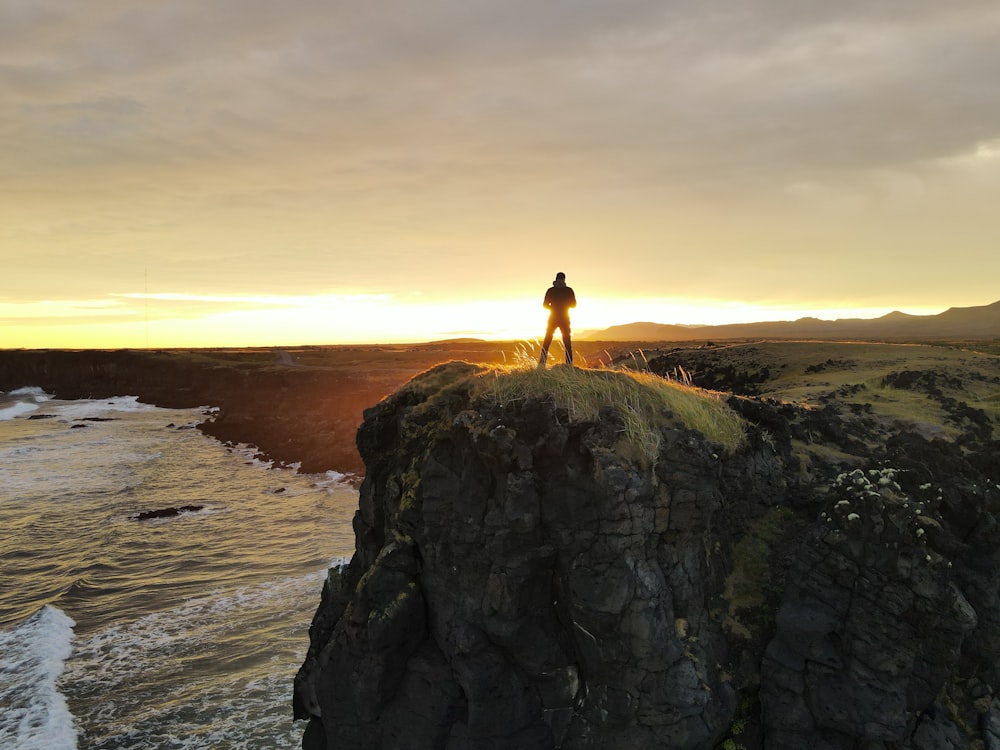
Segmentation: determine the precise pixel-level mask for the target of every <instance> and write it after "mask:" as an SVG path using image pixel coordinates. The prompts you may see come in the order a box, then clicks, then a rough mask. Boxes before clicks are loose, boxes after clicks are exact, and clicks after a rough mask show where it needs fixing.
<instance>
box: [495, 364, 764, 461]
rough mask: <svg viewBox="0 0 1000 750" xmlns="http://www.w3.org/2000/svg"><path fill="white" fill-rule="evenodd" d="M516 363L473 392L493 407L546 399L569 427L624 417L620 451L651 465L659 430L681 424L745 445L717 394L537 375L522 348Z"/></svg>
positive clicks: (647, 380) (566, 373)
mask: <svg viewBox="0 0 1000 750" xmlns="http://www.w3.org/2000/svg"><path fill="white" fill-rule="evenodd" d="M513 359H514V360H515V361H514V362H512V363H510V364H507V365H505V366H502V367H497V368H492V369H489V370H486V371H484V372H482V373H480V374H479V375H478V376H477V377H478V378H479V386H478V388H477V389H476V390H477V391H478V393H479V395H481V396H482V397H484V398H487V399H489V400H491V401H493V402H494V403H498V404H507V403H513V402H518V401H525V400H529V399H534V400H546V399H550V400H551V401H552V402H553V403H554V404H555V405H556V407H558V408H563V409H566V411H567V412H568V413H569V417H570V419H571V420H573V421H590V420H594V419H596V418H597V416H598V413H599V412H600V410H601V409H602V408H603V407H605V406H610V407H613V408H614V409H616V410H617V411H618V413H619V414H620V415H621V417H622V421H623V425H624V427H623V430H622V436H621V443H622V447H623V448H625V449H626V451H627V452H628V453H630V454H634V455H635V456H636V457H638V458H642V459H645V460H647V461H652V460H654V459H655V457H656V456H657V454H658V453H659V450H660V441H661V438H660V428H661V427H663V426H666V425H672V424H678V423H679V424H681V425H683V426H684V427H687V428H690V429H693V430H697V431H698V432H701V433H702V434H703V435H705V437H706V438H708V439H709V440H712V441H714V442H716V443H720V444H721V445H722V446H723V447H724V449H726V450H727V451H730V452H732V451H735V450H736V449H738V448H739V447H740V446H741V445H742V444H743V443H744V441H745V439H746V436H745V423H744V422H743V420H742V419H741V418H740V417H739V415H737V414H736V413H735V412H734V411H732V409H730V408H729V407H728V406H727V405H726V404H725V403H724V402H723V401H722V400H721V398H720V397H719V394H716V393H712V392H709V391H704V390H701V389H699V388H693V387H691V386H689V385H685V384H682V383H678V382H675V381H671V380H666V379H664V378H661V377H659V376H657V375H653V374H651V373H648V372H635V371H629V370H610V369H582V368H573V367H566V366H561V365H560V366H556V367H550V368H546V369H540V368H538V366H537V357H536V356H534V352H533V351H532V350H530V349H529V348H528V347H527V346H524V347H521V349H520V350H519V352H518V353H517V354H516V355H515V357H514V358H513Z"/></svg>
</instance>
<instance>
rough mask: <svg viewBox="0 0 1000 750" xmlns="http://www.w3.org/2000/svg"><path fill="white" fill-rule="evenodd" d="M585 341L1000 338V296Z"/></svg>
mask: <svg viewBox="0 0 1000 750" xmlns="http://www.w3.org/2000/svg"><path fill="white" fill-rule="evenodd" d="M578 338H580V339H581V340H586V341H702V340H706V339H822V340H844V339H862V340H872V339H874V340H884V341H923V340H933V339H949V340H964V339H997V338H1000V301H997V302H994V303H993V304H991V305H982V306H979V307H952V308H950V309H948V310H945V311H944V312H943V313H939V314H937V315H909V314H907V313H902V312H898V311H897V312H891V313H889V314H888V315H883V316H882V317H880V318H840V319H837V320H820V319H819V318H799V319H798V320H782V321H770V322H764V323H733V324H730V325H717V326H686V325H667V324H663V323H628V324H626V325H620V326H612V327H611V328H605V329H604V330H602V331H587V332H581V334H580V335H579V336H578Z"/></svg>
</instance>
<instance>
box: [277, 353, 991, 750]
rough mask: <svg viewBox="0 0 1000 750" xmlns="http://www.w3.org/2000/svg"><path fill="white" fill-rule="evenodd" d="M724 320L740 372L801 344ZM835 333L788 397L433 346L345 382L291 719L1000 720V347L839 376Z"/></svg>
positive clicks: (343, 733) (927, 726) (479, 731)
mask: <svg viewBox="0 0 1000 750" xmlns="http://www.w3.org/2000/svg"><path fill="white" fill-rule="evenodd" d="M737 349H738V351H732V352H730V357H731V358H732V360H733V361H735V362H736V363H737V366H736V367H735V368H734V369H733V372H732V374H733V375H734V376H735V378H734V382H736V381H738V382H743V383H746V382H750V383H752V384H753V387H752V388H749V389H745V390H758V391H759V390H761V389H765V390H766V387H767V386H766V383H765V380H766V382H767V383H772V384H773V383H774V382H775V381H777V380H780V378H776V377H775V373H774V371H772V372H771V373H770V375H769V377H768V378H767V379H761V378H758V379H756V380H754V377H753V376H755V375H756V374H759V373H756V372H755V371H753V368H754V363H755V362H757V361H759V360H765V359H766V360H767V361H768V362H770V363H771V365H772V367H773V368H774V369H775V370H782V369H783V368H787V369H783V371H784V373H785V374H786V375H788V374H790V373H791V371H792V369H793V368H795V367H798V365H793V363H792V359H793V358H792V356H791V355H790V354H788V352H786V350H785V349H781V348H780V347H778V348H777V349H773V350H771V349H768V348H767V347H756V348H755V347H752V346H748V347H743V348H737ZM762 349H767V351H762ZM852 351H853V352H854V353H855V355H856V354H857V353H859V352H860V349H853V350H852V349H849V348H844V349H838V350H837V351H836V352H834V351H832V350H822V353H823V354H824V355H828V354H829V355H832V356H826V357H825V359H819V360H817V361H815V362H813V363H812V364H810V365H809V366H808V367H806V368H801V367H798V370H797V371H796V372H797V374H802V373H808V378H807V380H806V381H802V382H803V383H806V382H808V383H812V385H813V386H816V384H817V383H819V384H820V386H819V387H821V388H826V389H827V390H828V391H829V394H828V395H829V397H828V398H827V399H826V401H825V402H824V399H823V397H822V396H823V395H824V394H820V395H819V397H817V395H816V393H812V394H810V396H811V397H815V398H814V400H813V403H810V404H805V403H804V400H803V402H802V403H796V402H795V401H794V400H783V401H779V400H777V399H773V398H769V397H767V396H761V395H754V394H750V395H722V396H720V397H713V396H711V395H708V396H702V395H698V392H697V391H696V390H695V391H693V393H694V394H695V396H694V398H695V400H696V401H697V400H698V399H700V400H701V401H704V402H708V406H707V407H706V408H707V411H701V412H699V411H698V410H697V408H695V410H694V411H692V407H691V402H690V399H688V395H690V394H686V395H685V396H684V397H683V398H681V397H677V399H674V398H673V396H670V397H666V398H665V399H664V400H659V401H657V400H656V399H655V398H654V400H653V402H652V403H654V406H653V407H652V408H646V407H643V408H640V407H642V405H643V403H649V402H645V401H644V399H646V398H647V394H646V393H645V392H646V390H647V389H651V390H659V389H661V387H660V386H658V385H655V384H651V383H650V382H648V381H647V380H640V381H637V383H636V384H635V385H632V384H627V385H625V386H622V387H621V389H619V390H616V391H606V390H604V391H602V390H601V388H603V387H604V386H605V385H606V384H605V383H603V382H599V383H597V385H596V386H594V383H595V382H596V381H608V382H615V383H617V381H618V379H620V378H629V377H630V376H628V375H625V374H621V373H615V372H609V371H604V370H579V371H572V370H565V368H554V369H555V370H556V371H560V370H564V372H562V373H560V374H558V375H556V374H551V373H552V371H548V372H547V373H545V374H544V375H540V376H538V377H540V378H543V380H541V381H539V382H535V383H534V384H533V385H530V384H529V385H528V386H524V385H518V386H517V387H515V388H507V387H506V386H505V385H504V382H505V379H506V378H508V377H510V375H509V374H507V375H504V374H499V375H498V374H496V373H495V372H493V373H490V372H488V371H486V370H484V368H482V367H480V366H476V365H470V364H467V363H451V364H446V365H442V366H440V367H437V368H435V369H432V370H430V371H428V372H427V373H425V374H423V375H421V376H419V377H417V378H416V379H414V380H413V381H412V382H410V383H409V384H408V385H406V386H405V387H403V388H402V389H401V390H399V391H398V392H397V393H395V394H394V395H392V396H390V397H389V398H387V399H385V400H383V401H382V402H381V403H379V404H378V405H377V406H375V407H373V408H371V409H369V410H367V411H366V412H365V421H364V423H363V425H362V427H361V429H360V431H359V433H358V447H359V450H360V453H361V456H362V458H363V459H364V462H365V465H366V474H365V479H364V482H363V484H362V485H361V490H360V505H359V510H358V512H357V514H356V517H355V521H354V526H355V532H356V545H357V548H356V553H355V556H354V558H353V559H352V561H351V563H350V564H349V565H348V566H346V567H344V568H342V569H335V570H331V571H330V574H329V576H328V579H327V581H326V584H325V586H324V590H323V594H322V601H321V603H320V605H319V608H318V610H317V612H316V616H315V619H314V622H313V625H312V628H311V631H310V634H311V644H310V648H309V652H308V655H307V657H306V660H305V663H304V664H303V666H302V669H301V670H300V673H299V676H298V677H297V679H296V690H295V711H296V715H297V716H298V717H299V718H303V719H309V724H308V728H307V729H306V732H305V736H304V741H303V742H304V747H306V748H309V749H315V750H319V749H321V748H326V749H327V750H333V749H334V748H361V749H364V748H413V749H416V748H420V749H421V750H427V749H428V748H448V749H450V750H459V749H464V748H469V749H471V748H476V749H477V750H478V749H483V750H485V749H486V748H489V749H490V750H504V749H507V748H509V749H510V750H514V749H515V748H516V749H517V750H526V749H528V750H531V749H533V748H538V749H540V750H541V749H545V750H549V749H550V748H567V749H568V748H574V749H576V748H601V749H602V750H615V749H616V748H621V749H622V750H624V749H625V748H628V749H629V750H635V749H637V748H638V749H640V750H641V749H643V748H650V749H652V748H690V749H694V748H705V749H710V748H724V749H725V750H735V749H736V748H746V749H747V750H752V749H755V748H767V749H768V750H792V749H793V748H795V749H798V748H806V747H808V748H829V749H830V750H834V749H837V750H848V749H852V750H853V749H857V750H861V748H864V749H865V750H873V749H874V748H885V749H886V750H889V748H893V749H895V748H914V749H921V750H931V748H934V749H935V750H943V749H948V748H955V749H956V750H957V748H975V747H980V748H992V747H997V746H1000V745H998V743H1000V699H998V698H997V697H995V696H996V694H997V693H996V691H997V688H998V687H1000V681H998V680H1000V674H998V673H997V669H998V663H1000V662H998V657H1000V595H998V594H1000V592H998V585H997V581H998V580H1000V525H998V523H997V519H998V516H997V514H998V513H1000V466H998V460H997V456H998V455H1000V452H998V451H1000V444H998V442H997V441H996V440H994V439H993V435H994V433H995V430H996V428H997V418H996V417H997V415H996V409H995V399H996V396H997V394H998V392H1000V367H998V363H997V358H996V357H994V356H987V355H984V356H983V357H981V358H973V359H974V361H972V360H969V361H971V362H972V363H971V364H969V365H968V367H969V369H968V370H965V369H961V368H959V367H958V365H951V368H952V369H949V366H948V365H947V364H945V365H944V367H943V369H935V368H931V367H929V368H927V369H923V370H919V371H918V370H894V371H891V372H884V373H882V374H880V375H879V376H878V377H877V378H869V377H867V374H866V379H864V380H863V381H862V382H861V383H846V378H847V376H846V375H845V373H848V374H849V373H851V372H852V370H855V371H856V370H857V368H858V367H860V365H858V363H857V362H856V361H852V360H850V359H848V358H847V354H849V353H850V352H852ZM817 353H818V352H817V351H810V352H809V353H808V354H807V356H815V355H816V354H817ZM663 356H666V354H664V355H663ZM677 356H680V355H679V353H678V354H677ZM927 356H928V357H930V358H931V359H941V360H947V359H948V356H950V355H947V354H939V353H937V352H930V353H928V355H927ZM783 357H784V359H782V358H783ZM884 361H885V362H888V360H884ZM954 361H955V362H957V361H959V360H957V359H956V360H954ZM962 361H963V362H965V361H966V360H962ZM879 362H883V360H879ZM649 364H650V367H651V368H652V367H653V365H654V364H656V362H655V358H654V359H651V360H650V362H649ZM799 364H801V363H799ZM659 365H660V366H662V367H664V368H669V367H673V368H674V369H676V365H674V364H672V363H671V362H670V361H666V362H660V363H659ZM741 367H742V368H744V369H741ZM810 368H812V369H810ZM692 369H693V370H695V369H697V370H698V372H697V373H696V375H698V376H706V375H709V374H711V372H712V365H711V363H710V362H708V361H699V365H698V367H692ZM890 369H891V365H890ZM719 370H720V367H719V366H718V365H716V375H718V376H719V377H720V378H721V375H719ZM484 373H485V374H484ZM744 376H747V377H744ZM518 377H529V375H519V376H518ZM544 378H549V380H545V379H544ZM840 378H845V382H841V380H839V379H840ZM949 378H950V380H949ZM567 382H568V383H569V386H567V385H566V383H567ZM576 382H579V383H585V385H584V386H581V387H580V388H579V389H576V385H574V383H576ZM592 386H594V387H592ZM597 386H599V387H597ZM615 387H618V385H616V386H615ZM784 387H786V388H788V387H791V386H789V384H788V383H785V386H784ZM795 387H801V388H805V387H806V386H805V385H801V386H800V384H799V383H798V381H796V385H795ZM678 390H681V391H683V390H684V389H678ZM736 390H739V389H736ZM980 391H983V392H984V393H985V394H986V395H985V396H983V403H985V404H987V406H986V407H984V408H980V407H979V406H978V404H979V403H980V401H973V400H972V399H971V397H970V396H968V395H967V396H966V399H959V398H956V395H961V394H962V393H966V394H978V393H980ZM609 393H610V394H612V395H608V394H609ZM602 394H603V395H602ZM602 398H603V399H604V401H603V402H602V401H601V399H602ZM656 398H659V396H656ZM977 398H978V396H977ZM585 402H590V405H591V407H592V408H590V409H587V408H585V407H586V403H585ZM865 403H868V404H869V407H868V408H865V406H864V404H865ZM871 404H876V406H875V407H871V406H870V405H871ZM901 404H906V405H908V406H909V409H910V410H909V411H908V412H905V413H904V412H903V411H902V408H901ZM989 404H993V406H990V405H989ZM726 413H728V414H729V415H738V416H739V418H740V420H742V423H743V432H742V436H741V437H738V438H734V437H733V432H732V430H731V426H732V425H731V423H728V424H729V426H728V427H727V426H726V425H721V426H720V420H721V422H725V420H726V419H727V417H726V416H725V414H726ZM636 414H638V420H636ZM636 421H638V423H639V424H638V426H637V424H636Z"/></svg>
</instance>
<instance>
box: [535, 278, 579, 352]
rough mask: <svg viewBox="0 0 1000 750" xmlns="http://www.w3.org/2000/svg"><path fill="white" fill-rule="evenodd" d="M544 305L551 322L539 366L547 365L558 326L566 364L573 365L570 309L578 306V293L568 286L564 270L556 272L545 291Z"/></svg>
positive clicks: (546, 330)
mask: <svg viewBox="0 0 1000 750" xmlns="http://www.w3.org/2000/svg"><path fill="white" fill-rule="evenodd" d="M542 307H545V308H547V309H548V310H549V324H548V327H546V329H545V342H544V343H543V344H542V354H541V356H540V357H539V358H538V366H539V367H545V362H546V360H548V358H549V345H550V344H551V343H552V336H553V334H554V333H555V332H556V329H557V328H558V329H559V330H560V331H561V332H562V340H563V346H564V347H565V349H566V364H568V365H570V366H571V367H572V365H573V343H572V341H571V340H570V334H569V310H570V308H571V307H576V295H575V294H573V288H572V287H568V286H566V274H564V273H563V272H562V271H560V272H559V273H557V274H556V279H555V281H553V282H552V286H550V287H549V290H548V291H547V292H545V301H544V302H542Z"/></svg>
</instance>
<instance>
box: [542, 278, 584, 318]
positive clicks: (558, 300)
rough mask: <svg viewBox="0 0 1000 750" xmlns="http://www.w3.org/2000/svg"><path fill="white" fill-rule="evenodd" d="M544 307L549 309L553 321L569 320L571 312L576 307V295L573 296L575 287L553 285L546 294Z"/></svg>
mask: <svg viewBox="0 0 1000 750" xmlns="http://www.w3.org/2000/svg"><path fill="white" fill-rule="evenodd" d="M542 306H543V307H547V308H548V309H549V310H551V312H550V313H549V318H551V319H552V320H569V310H570V308H571V307H576V295H575V294H573V287H570V286H566V284H565V283H563V284H562V285H561V286H560V285H558V284H553V285H552V286H550V287H549V290H548V291H547V292H545V301H544V302H542Z"/></svg>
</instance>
